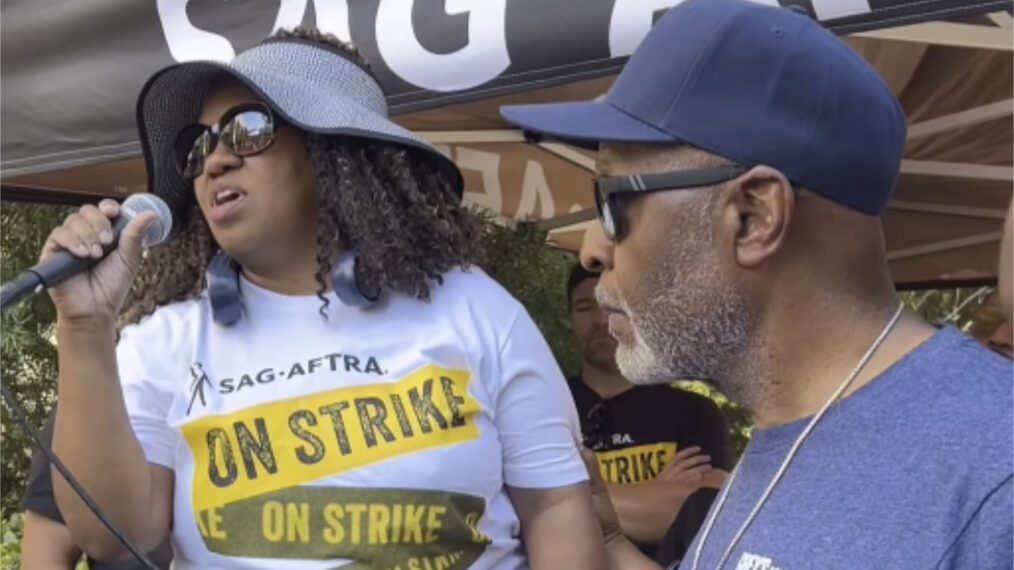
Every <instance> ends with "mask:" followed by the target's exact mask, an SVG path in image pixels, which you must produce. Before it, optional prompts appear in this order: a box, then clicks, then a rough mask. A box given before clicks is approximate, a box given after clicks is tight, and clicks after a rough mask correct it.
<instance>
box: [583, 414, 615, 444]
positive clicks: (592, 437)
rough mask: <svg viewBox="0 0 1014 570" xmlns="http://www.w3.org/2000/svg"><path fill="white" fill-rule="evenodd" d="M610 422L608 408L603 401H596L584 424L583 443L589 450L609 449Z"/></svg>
mask: <svg viewBox="0 0 1014 570" xmlns="http://www.w3.org/2000/svg"><path fill="white" fill-rule="evenodd" d="M611 424H612V422H611V421H610V418H609V410H607V409H606V403H605V402H596V403H595V405H594V406H592V407H591V409H589V410H588V415H587V417H586V421H585V424H584V428H585V429H584V431H585V435H584V444H585V446H586V447H587V448H588V449H590V450H591V451H606V450H608V449H609V434H610V432H611V431H612V428H611Z"/></svg>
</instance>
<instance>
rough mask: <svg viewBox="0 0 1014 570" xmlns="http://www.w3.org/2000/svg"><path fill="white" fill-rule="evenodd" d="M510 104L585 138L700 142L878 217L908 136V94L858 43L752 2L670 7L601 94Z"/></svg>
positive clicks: (712, 0) (593, 141)
mask: <svg viewBox="0 0 1014 570" xmlns="http://www.w3.org/2000/svg"><path fill="white" fill-rule="evenodd" d="M501 113H502V114H503V116H504V117H505V118H506V119H507V120H509V121H511V122H513V123H515V124H517V125H518V126H520V127H521V128H522V129H524V130H526V131H529V132H531V133H537V134H541V135H543V136H546V137H551V138H555V139H559V140H562V141H565V142H569V143H572V144H576V145H579V146H585V147H592V148H594V147H596V146H597V145H598V144H599V143H654V144H665V145H690V146H692V147H696V148H699V149H702V150H705V151H707V152H710V153H712V154H716V155H718V156H721V157H724V158H727V159H729V160H733V161H735V162H737V163H739V164H742V165H744V166H757V165H766V166H770V167H772V168H776V169H778V170H779V171H781V172H782V173H783V174H784V175H785V176H786V177H787V178H789V179H790V180H791V181H792V182H793V183H794V184H797V185H800V186H803V187H805V188H808V189H810V190H812V191H813V192H816V193H817V194H820V195H821V196H824V197H826V198H828V199H830V200H833V201H835V202H837V203H839V204H843V205H845V206H848V207H850V208H852V209H854V210H858V211H860V212H863V213H866V214H870V215H879V214H880V213H882V212H883V211H884V209H885V208H886V207H887V203H888V201H889V200H890V199H891V196H892V194H893V193H894V187H895V185H896V183H897V181H898V173H899V170H900V166H901V158H902V152H903V151H904V148H905V135H906V121H905V112H904V110H903V109H902V108H901V105H900V104H899V103H898V100H897V98H895V96H894V94H893V93H891V91H890V89H889V88H888V87H887V85H885V84H884V82H883V81H882V80H881V78H880V76H879V75H877V72H876V71H875V70H874V69H873V68H872V67H870V65H869V64H868V63H866V61H864V60H863V59H862V58H861V57H860V56H859V55H858V54H857V53H855V52H854V51H853V50H852V49H851V48H850V47H849V46H848V45H846V44H845V43H844V42H842V41H841V40H839V39H838V38H837V37H835V36H834V35H833V34H832V33H831V32H829V31H827V30H826V29H824V28H823V27H822V26H821V25H820V24H818V23H817V22H816V21H814V20H812V19H811V18H809V17H808V16H807V15H805V14H803V13H800V12H799V11H797V10H791V9H784V8H776V7H771V6H765V5H761V4H758V3H755V2H748V1H746V0H687V1H686V2H684V3H682V4H680V5H679V6H676V7H675V8H672V9H671V10H669V12H668V13H666V14H665V16H663V17H662V18H661V19H659V21H658V22H657V23H656V24H655V26H654V28H653V29H652V30H651V32H650V33H649V34H648V35H647V37H645V39H644V41H643V42H642V43H641V45H640V46H638V48H637V50H636V51H635V52H634V54H633V55H632V56H631V57H630V60H629V61H628V62H627V64H626V66H624V68H623V71H622V72H621V73H620V75H619V77H618V78H617V79H616V82H615V83H614V84H613V86H612V88H611V89H610V90H609V92H608V93H607V94H606V96H605V97H604V98H603V99H601V100H599V101H588V102H574V103H554V104H540V105H514V106H505V107H503V108H502V109H501Z"/></svg>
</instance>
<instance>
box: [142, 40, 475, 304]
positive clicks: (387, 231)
mask: <svg viewBox="0 0 1014 570" xmlns="http://www.w3.org/2000/svg"><path fill="white" fill-rule="evenodd" d="M279 38H281V39H299V40H303V41H310V42H315V43H322V44H325V45H327V46H328V47H330V48H331V49H336V50H339V51H341V52H343V53H344V54H346V55H347V56H348V57H350V58H351V59H353V60H355V61H356V62H357V63H359V64H360V65H363V67H365V68H366V69H369V67H368V65H366V62H365V61H364V60H363V58H362V57H361V56H360V55H359V53H358V52H357V51H356V50H355V48H353V47H351V46H350V45H348V44H345V43H344V42H342V41H341V40H338V39H337V38H335V37H334V36H331V35H325V34H322V33H320V32H318V31H316V30H311V29H304V28H297V29H296V30H294V31H281V32H279V33H277V34H275V35H274V36H272V38H270V39H269V40H268V41H271V40H274V39H279ZM304 135H305V140H306V147H307V152H308V153H309V157H310V162H311V164H312V165H313V168H314V170H315V172H316V174H317V199H318V201H319V206H320V207H319V214H318V219H317V262H318V269H317V274H316V279H317V283H318V284H319V288H318V290H317V295H318V297H320V298H321V302H322V305H321V314H322V315H324V316H326V309H327V305H328V299H327V297H326V295H325V293H326V292H327V290H328V289H329V288H330V274H331V269H332V266H331V262H332V259H333V255H334V253H335V251H336V250H337V248H342V249H345V248H353V249H355V251H356V253H357V256H358V263H359V268H360V271H361V278H362V279H363V281H364V282H365V283H364V286H365V287H367V288H369V289H371V290H372V289H373V288H377V287H379V288H381V289H383V290H386V291H397V292H401V293H404V294H407V295H411V296H414V297H417V298H419V299H424V300H428V299H429V298H430V294H431V283H433V282H436V283H440V282H441V275H443V274H444V273H446V272H447V271H449V270H451V269H454V268H455V267H466V268H467V267H469V266H471V265H474V264H476V263H479V262H480V261H481V257H482V247H481V245H480V238H481V233H482V230H481V222H480V220H479V218H478V217H477V216H476V215H475V214H474V213H472V212H471V211H470V210H469V209H467V208H466V207H464V206H462V205H461V204H460V197H459V196H458V195H457V192H456V191H455V190H454V188H453V184H452V182H451V179H450V178H449V177H448V173H447V172H446V171H444V170H443V169H441V167H440V166H439V165H438V164H437V161H435V160H433V158H432V157H431V156H430V155H429V154H428V153H427V152H426V151H423V150H419V149H413V148H408V147H404V146H400V145H395V144H392V143H386V142H377V141H372V140H367V139H361V138H353V137H337V136H326V135H318V134H314V133H304ZM186 223H187V225H186V227H185V228H184V229H183V230H182V231H181V232H180V233H178V234H176V236H175V237H173V238H172V239H170V240H169V241H168V242H166V243H165V244H164V245H162V246H160V247H158V248H153V249H151V250H149V251H148V252H147V254H146V255H145V257H144V259H143V260H142V262H141V268H140V270H139V273H138V276H137V278H136V279H135V280H134V284H133V287H132V288H131V291H130V295H129V297H128V299H127V302H126V304H125V305H124V306H125V307H126V309H125V311H124V313H123V321H124V322H125V323H132V322H137V321H139V320H140V319H142V318H143V317H145V316H147V315H150V314H151V313H152V312H154V311H155V309H156V308H157V307H159V306H162V305H166V304H169V303H173V302H177V301H182V300H186V299H193V298H196V297H197V296H199V295H200V294H201V292H202V291H203V290H204V288H205V286H206V278H205V273H206V271H207V268H208V264H209V263H210V262H211V259H212V258H213V257H214V255H215V253H216V252H217V251H218V244H217V243H216V242H215V239H214V237H213V236H212V235H211V230H210V229H209V227H208V224H207V222H206V221H205V220H204V217H203V215H202V214H201V212H200V209H199V208H198V207H197V205H196V203H195V204H194V206H193V207H192V210H191V212H190V215H189V216H188V217H187V222H186Z"/></svg>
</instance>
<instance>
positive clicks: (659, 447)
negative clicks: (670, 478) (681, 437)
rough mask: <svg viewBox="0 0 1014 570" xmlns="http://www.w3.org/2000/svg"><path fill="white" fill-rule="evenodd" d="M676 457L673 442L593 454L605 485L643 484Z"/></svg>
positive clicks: (656, 475) (654, 476)
mask: <svg viewBox="0 0 1014 570" xmlns="http://www.w3.org/2000/svg"><path fill="white" fill-rule="evenodd" d="M673 455H676V444H675V443H673V442H663V443H652V444H646V445H635V446H632V447H627V448H624V449H617V450H614V451H600V452H597V453H596V454H595V457H596V459H598V461H599V470H600V471H601V472H602V479H603V480H604V481H605V482H606V483H617V484H627V483H643V482H645V481H651V480H652V479H654V478H656V477H658V475H659V473H661V472H662V467H664V466H665V464H666V462H667V461H669V460H670V459H672V456H673Z"/></svg>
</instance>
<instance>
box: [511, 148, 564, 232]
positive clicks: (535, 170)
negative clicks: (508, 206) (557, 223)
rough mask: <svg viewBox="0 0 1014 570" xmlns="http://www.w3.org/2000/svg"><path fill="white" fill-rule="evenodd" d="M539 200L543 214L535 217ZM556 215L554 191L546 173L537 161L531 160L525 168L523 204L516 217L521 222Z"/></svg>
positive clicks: (522, 193)
mask: <svg viewBox="0 0 1014 570" xmlns="http://www.w3.org/2000/svg"><path fill="white" fill-rule="evenodd" d="M536 199H537V200H538V202H539V204H540V205H541V206H542V213H541V215H539V216H536V215H535V202H536ZM554 213H556V204H554V203H553V191H552V190H551V189H550V188H549V182H547V181H546V172H545V171H544V170H543V169H542V165H541V164H539V163H538V162H537V161H535V160H529V161H528V164H527V165H526V166H525V178H524V182H522V183H521V204H520V205H519V206H518V213H517V214H516V215H515V216H514V217H515V218H517V219H519V220H525V219H531V218H536V217H537V218H539V219H543V220H546V219H549V218H552V217H553V214H554Z"/></svg>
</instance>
